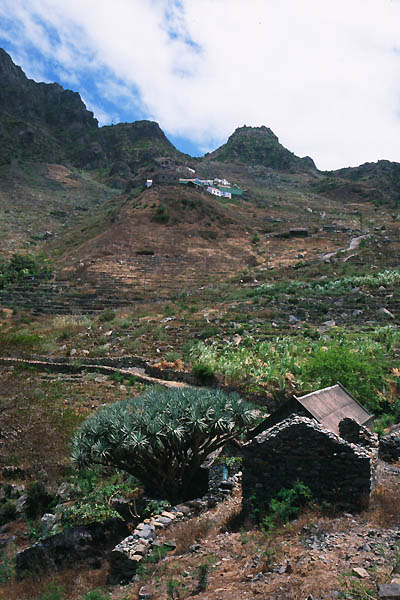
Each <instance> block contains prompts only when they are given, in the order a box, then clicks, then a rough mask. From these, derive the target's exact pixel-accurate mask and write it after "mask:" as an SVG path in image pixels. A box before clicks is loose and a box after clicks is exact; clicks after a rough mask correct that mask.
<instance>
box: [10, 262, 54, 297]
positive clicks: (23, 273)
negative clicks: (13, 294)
mask: <svg viewBox="0 0 400 600" xmlns="http://www.w3.org/2000/svg"><path fill="white" fill-rule="evenodd" d="M51 276H52V270H51V267H50V266H49V264H48V263H47V262H45V261H44V259H43V258H41V257H34V256H32V255H31V254H13V255H12V257H11V258H10V260H9V261H8V262H7V261H1V262H0V289H1V288H3V287H6V286H7V285H9V284H10V283H11V284H12V283H18V282H19V281H23V280H24V279H26V278H30V279H32V280H38V279H50V277H51Z"/></svg>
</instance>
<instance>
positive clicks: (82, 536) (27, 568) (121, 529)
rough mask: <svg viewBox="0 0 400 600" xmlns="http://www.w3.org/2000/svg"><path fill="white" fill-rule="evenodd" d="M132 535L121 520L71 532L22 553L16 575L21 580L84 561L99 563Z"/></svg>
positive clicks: (92, 524) (48, 539) (17, 557)
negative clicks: (37, 573) (34, 573)
mask: <svg viewBox="0 0 400 600" xmlns="http://www.w3.org/2000/svg"><path fill="white" fill-rule="evenodd" d="M128 533H129V530H128V527H127V525H126V524H125V523H124V522H123V521H121V520H120V519H109V520H107V521H100V522H98V523H91V524H90V525H86V526H82V527H74V528H72V529H67V530H66V531H63V532H62V533H59V534H56V535H53V536H51V537H48V538H46V539H44V540H42V541H41V542H38V543H37V544H34V545H33V546H30V547H29V548H25V550H22V551H21V552H18V554H17V556H16V561H15V570H16V575H17V577H19V578H21V577H22V576H23V574H24V573H32V572H40V571H46V570H56V571H57V570H59V569H62V568H64V567H68V566H70V567H71V566H74V565H76V563H77V562H80V561H84V560H89V561H93V560H95V561H98V560H100V559H101V558H103V557H104V556H105V555H106V553H107V552H108V551H109V550H110V549H111V548H112V547H113V546H115V544H117V543H118V542H119V541H120V540H121V539H123V538H124V537H126V535H127V534H128Z"/></svg>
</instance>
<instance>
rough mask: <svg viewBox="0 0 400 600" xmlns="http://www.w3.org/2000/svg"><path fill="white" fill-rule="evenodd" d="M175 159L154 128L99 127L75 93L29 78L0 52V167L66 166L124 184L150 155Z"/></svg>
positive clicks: (173, 151) (131, 125) (138, 124)
mask: <svg viewBox="0 0 400 600" xmlns="http://www.w3.org/2000/svg"><path fill="white" fill-rule="evenodd" d="M179 155H180V153H179V152H178V151H177V150H176V148H175V147H174V146H173V145H172V144H171V142H169V141H168V139H167V138H166V136H165V135H164V133H163V132H162V131H161V129H160V127H159V126H158V124H157V123H153V122H150V121H138V122H136V123H120V124H119V125H115V126H108V127H101V128H99V127H98V122H97V119H95V118H94V116H93V113H92V112H90V111H88V110H87V109H86V107H85V104H84V103H83V101H82V99H81V97H80V95H79V94H78V93H77V92H72V91H71V90H65V89H64V88H63V87H62V86H60V85H59V84H58V83H51V84H47V83H36V82H34V81H33V80H31V79H28V78H27V77H26V76H25V74H24V73H23V71H22V69H21V68H20V67H18V66H16V65H15V64H14V63H13V61H12V60H11V58H10V56H9V55H8V54H7V53H6V52H5V51H4V50H2V49H0V164H7V163H9V162H10V160H12V159H13V158H19V159H22V160H24V159H31V160H38V161H49V162H61V163H62V162H64V163H65V162H66V163H71V164H73V165H75V166H79V167H83V168H88V169H96V168H109V169H110V171H111V172H113V173H119V174H123V175H124V176H125V178H126V179H129V177H131V176H132V175H133V174H134V172H135V170H137V169H138V168H139V166H141V165H142V164H146V162H148V161H149V160H151V159H152V158H154V157H155V156H171V157H174V158H178V157H179ZM121 163H123V164H121Z"/></svg>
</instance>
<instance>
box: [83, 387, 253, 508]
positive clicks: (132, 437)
mask: <svg viewBox="0 0 400 600" xmlns="http://www.w3.org/2000/svg"><path fill="white" fill-rule="evenodd" d="M255 416H256V413H255V411H254V410H253V408H252V407H251V405H249V404H248V403H246V402H245V401H244V400H242V399H241V398H240V397H239V396H238V395H237V394H229V395H228V394H225V393H224V392H222V391H220V390H211V389H196V388H179V389H160V388H151V389H149V390H147V391H146V392H145V393H144V394H143V395H142V396H140V397H137V398H131V399H128V400H123V401H121V402H116V403H115V404H113V405H110V406H107V407H105V408H103V409H101V410H99V411H97V413H95V414H94V415H93V416H91V417H90V418H89V419H87V420H86V421H85V422H84V423H83V425H82V426H81V428H80V429H79V431H78V432H77V434H76V436H75V438H74V441H73V451H72V456H73V459H74V460H75V461H76V462H77V464H78V465H79V466H91V465H93V464H103V465H109V466H115V467H117V468H120V469H123V470H125V471H127V472H128V473H131V474H133V475H135V476H136V477H138V478H139V479H141V481H142V482H143V483H144V485H145V486H146V487H147V489H148V490H149V491H152V492H153V493H154V491H155V490H158V491H159V494H158V495H160V494H161V493H163V494H164V495H166V496H167V497H177V496H178V497H179V494H180V491H179V490H181V491H182V487H183V486H184V485H185V482H188V481H189V480H190V479H191V477H192V475H193V474H194V473H195V471H196V470H198V469H199V467H200V465H201V464H202V462H203V461H204V460H205V458H206V457H207V456H208V454H210V453H211V452H213V451H214V450H216V449H218V448H220V447H221V446H222V445H224V444H225V443H226V441H228V440H229V439H232V438H233V437H235V436H237V435H238V434H239V433H241V432H242V431H243V430H244V429H245V428H246V427H248V426H249V425H251V424H252V423H253V422H254V420H255Z"/></svg>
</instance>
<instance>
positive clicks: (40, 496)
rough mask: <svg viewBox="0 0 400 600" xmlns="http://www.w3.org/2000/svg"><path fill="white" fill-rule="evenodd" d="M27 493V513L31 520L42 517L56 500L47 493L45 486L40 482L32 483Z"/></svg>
mask: <svg viewBox="0 0 400 600" xmlns="http://www.w3.org/2000/svg"><path fill="white" fill-rule="evenodd" d="M26 493H27V499H26V508H25V513H26V516H27V517H28V518H29V519H35V518H36V517H41V516H42V515H43V514H44V513H45V512H46V511H47V510H48V509H49V507H50V506H51V504H52V503H54V498H53V497H52V496H51V495H50V494H48V493H47V491H46V489H45V487H44V485H43V484H42V483H40V482H38V481H33V482H31V483H30V484H29V485H28V487H27V490H26Z"/></svg>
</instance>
